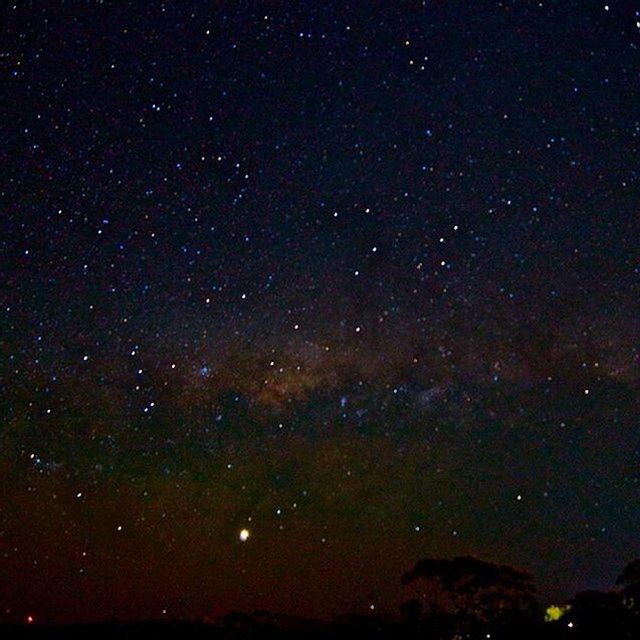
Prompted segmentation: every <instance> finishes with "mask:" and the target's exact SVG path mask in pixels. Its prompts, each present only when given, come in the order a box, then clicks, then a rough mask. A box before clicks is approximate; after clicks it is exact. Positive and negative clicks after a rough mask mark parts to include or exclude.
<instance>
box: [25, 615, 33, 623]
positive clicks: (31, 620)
mask: <svg viewBox="0 0 640 640" xmlns="http://www.w3.org/2000/svg"><path fill="white" fill-rule="evenodd" d="M26 621H27V624H33V623H34V622H35V618H34V617H33V616H27V617H26Z"/></svg>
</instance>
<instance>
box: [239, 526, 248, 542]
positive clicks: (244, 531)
mask: <svg viewBox="0 0 640 640" xmlns="http://www.w3.org/2000/svg"><path fill="white" fill-rule="evenodd" d="M250 535H251V534H250V533H249V529H241V530H240V533H239V535H238V537H239V538H240V542H246V541H247V540H248V539H249V536H250Z"/></svg>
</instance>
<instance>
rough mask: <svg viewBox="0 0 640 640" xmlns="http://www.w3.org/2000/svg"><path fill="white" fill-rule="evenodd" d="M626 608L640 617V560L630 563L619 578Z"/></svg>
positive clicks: (617, 581)
mask: <svg viewBox="0 0 640 640" xmlns="http://www.w3.org/2000/svg"><path fill="white" fill-rule="evenodd" d="M616 584H617V585H620V586H621V587H622V595H623V600H624V604H625V606H626V607H627V608H628V609H630V610H631V611H633V612H634V613H636V614H639V615H640V558H639V559H637V560H632V561H631V562H629V563H628V564H627V565H626V566H625V568H624V569H623V570H622V573H621V574H620V575H619V576H618V579H617V580H616Z"/></svg>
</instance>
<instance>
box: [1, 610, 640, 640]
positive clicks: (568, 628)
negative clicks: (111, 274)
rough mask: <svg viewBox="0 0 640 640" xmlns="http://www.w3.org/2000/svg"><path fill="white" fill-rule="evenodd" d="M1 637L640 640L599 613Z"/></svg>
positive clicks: (22, 632)
mask: <svg viewBox="0 0 640 640" xmlns="http://www.w3.org/2000/svg"><path fill="white" fill-rule="evenodd" d="M0 634H1V635H0V637H1V638H2V639H3V640H4V639H7V640H9V639H11V640H12V639H16V640H18V639H20V640H22V639H24V640H85V639H91V640H125V639H131V640H138V639H139V640H146V639H149V640H151V639H153V640H163V639H164V638H167V639H169V638H171V639H173V638H180V639H181V640H182V639H185V640H232V639H240V638H255V639H264V640H271V639H273V640H298V639H300V640H302V639H303V638H304V639H305V640H307V639H311V640H321V639H323V638H344V639H347V638H348V639H349V640H352V639H359V638H362V639H365V638H376V639H380V640H402V639H404V638H407V639H418V638H424V639H425V640H428V639H433V640H444V639H448V640H449V639H450V640H463V639H469V640H472V639H476V638H477V639H478V640H480V639H484V640H486V639H489V640H499V639H504V640H507V639H512V638H513V639H517V640H529V639H530V640H534V639H536V640H538V639H549V640H556V639H557V640H564V639H565V638H566V639H570V638H571V639H585V640H587V639H588V640H591V639H593V640H595V639H598V640H604V639H606V640H618V639H620V640H622V639H625V640H631V639H635V638H640V616H636V615H629V616H622V617H615V618H610V617H607V616H602V615H601V612H597V611H593V612H591V615H587V616H581V619H576V617H575V616H571V615H567V616H564V617H562V618H561V619H560V620H557V621H554V622H542V621H540V620H539V621H531V620H530V621H528V622H527V623H524V622H523V621H517V622H513V623H511V624H509V623H504V622H503V623H500V624H488V623H478V622H477V621H474V622H470V621H465V620H461V619H460V618H453V617H442V618H439V619H437V620H436V619H423V620H413V621H411V620H385V619H381V618H376V617H369V616H349V617H344V618H339V619H336V620H334V621H332V622H318V621H313V620H306V619H302V618H292V617H287V616H273V615H271V614H266V613H258V614H254V615H251V616H249V615H245V614H232V615H229V616H227V617H226V618H223V619H221V620H219V621H217V622H214V623H205V622H167V621H146V622H129V623H123V622H117V621H111V622H104V623H96V624H85V625H63V626H47V625H36V624H33V625H26V624H25V625H13V626H11V625H7V626H4V627H0Z"/></svg>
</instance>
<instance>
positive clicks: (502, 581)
mask: <svg viewBox="0 0 640 640" xmlns="http://www.w3.org/2000/svg"><path fill="white" fill-rule="evenodd" d="M402 582H403V584H405V585H413V586H415V587H418V594H419V596H420V597H421V599H422V600H423V601H425V604H426V605H427V607H428V610H429V612H430V613H431V614H442V613H445V614H453V615H457V616H467V617H470V618H473V619H476V620H479V621H483V622H489V621H496V620H500V619H505V618H516V617H518V618H523V617H533V616H535V615H536V614H537V612H538V607H537V603H536V600H535V587H534V586H533V578H532V576H531V575H530V574H529V573H526V572H524V571H520V570H518V569H514V568H512V567H509V566H506V565H497V564H494V563H492V562H485V561H483V560H479V559H477V558H473V557H471V556H463V557H457V558H453V559H452V560H449V559H438V558H435V559H434V558H427V559H424V560H420V561H419V562H417V563H416V565H415V567H414V568H413V570H411V571H409V572H407V573H406V574H405V575H404V576H403V578H402Z"/></svg>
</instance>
